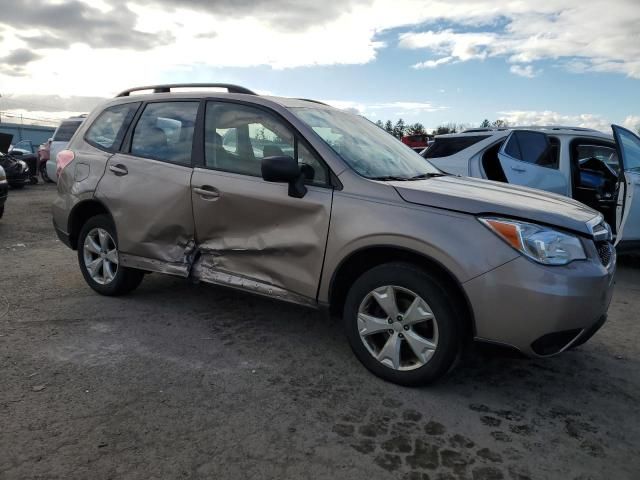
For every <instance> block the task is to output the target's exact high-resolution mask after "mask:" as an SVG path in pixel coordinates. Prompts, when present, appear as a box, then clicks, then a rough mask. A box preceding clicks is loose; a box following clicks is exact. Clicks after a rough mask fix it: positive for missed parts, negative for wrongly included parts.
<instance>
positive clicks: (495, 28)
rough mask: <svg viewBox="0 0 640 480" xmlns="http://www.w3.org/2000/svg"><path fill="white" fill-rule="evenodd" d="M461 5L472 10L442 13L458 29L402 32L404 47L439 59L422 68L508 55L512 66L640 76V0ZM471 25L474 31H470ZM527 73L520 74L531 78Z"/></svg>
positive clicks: (468, 0)
mask: <svg viewBox="0 0 640 480" xmlns="http://www.w3.org/2000/svg"><path fill="white" fill-rule="evenodd" d="M439 3H440V2H436V4H439ZM456 6H457V7H468V8H467V10H466V11H464V12H463V11H460V10H458V9H452V10H451V11H450V12H444V13H443V14H442V19H444V20H448V21H449V22H452V23H454V24H455V25H456V28H455V29H454V28H447V29H444V30H437V29H433V28H430V29H429V30H427V31H422V32H417V31H414V32H409V33H404V34H400V37H399V45H400V46H401V47H405V48H410V49H420V50H425V51H426V52H428V53H429V54H430V55H432V56H434V57H435V58H431V59H428V60H425V61H423V62H420V63H419V64H417V65H416V67H417V68H420V67H421V68H434V67H436V66H438V65H442V64H446V63H455V62H465V61H470V60H483V59H485V58H487V57H503V58H505V59H506V60H507V61H509V62H512V63H526V64H530V63H532V62H536V61H540V60H550V61H553V62H558V63H560V64H563V65H565V66H566V67H567V68H568V69H570V70H571V71H573V72H584V71H595V72H609V73H619V74H624V75H627V76H629V77H633V78H640V42H638V41H637V38H638V37H637V32H638V24H639V22H640V2H638V1H637V0H609V1H607V2H600V1H584V0H562V1H561V0H543V1H538V2H511V1H507V0H502V1H500V0H498V1H494V2H488V1H484V0H478V1H472V0H462V1H460V2H457V3H456ZM470 24H473V27H474V28H473V31H472V32H469V31H465V30H469V25H470ZM483 29H484V30H485V31H482V30H483ZM595 32H597V33H595ZM450 57H452V58H450ZM445 59H447V60H445ZM438 62H440V63H438ZM533 68H534V67H531V73H533V72H534V71H535V70H533ZM526 69H527V67H523V69H520V68H516V71H517V72H523V73H527V74H528V73H529V72H527V70H526ZM514 73H515V72H514ZM516 74H519V73H516Z"/></svg>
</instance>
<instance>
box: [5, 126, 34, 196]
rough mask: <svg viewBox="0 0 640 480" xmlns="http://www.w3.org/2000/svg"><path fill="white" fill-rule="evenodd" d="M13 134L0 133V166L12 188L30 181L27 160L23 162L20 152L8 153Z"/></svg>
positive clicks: (22, 185) (19, 186)
mask: <svg viewBox="0 0 640 480" xmlns="http://www.w3.org/2000/svg"><path fill="white" fill-rule="evenodd" d="M12 139H13V135H9V134H6V133H0V167H2V168H3V170H4V172H5V174H6V177H7V183H8V184H9V185H10V186H11V187H12V188H22V187H24V186H25V185H27V184H29V183H31V172H30V170H29V166H28V165H27V162H25V161H24V160H23V159H22V158H21V157H22V156H23V155H22V152H20V154H10V153H9V149H10V147H11V140H12Z"/></svg>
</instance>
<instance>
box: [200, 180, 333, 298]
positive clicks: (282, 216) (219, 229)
mask: <svg viewBox="0 0 640 480" xmlns="http://www.w3.org/2000/svg"><path fill="white" fill-rule="evenodd" d="M193 184H194V185H210V186H212V187H213V188H214V189H215V190H217V193H216V195H217V196H215V197H212V198H208V197H206V196H204V195H201V194H199V193H197V192H195V191H193V192H192V204H193V217H194V219H195V228H196V235H195V238H196V245H197V248H198V252H199V255H200V259H199V260H198V262H202V263H203V265H202V266H201V268H200V269H198V272H203V271H210V272H215V273H216V274H217V273H221V272H224V273H229V274H237V275H240V276H242V277H245V278H247V279H249V280H252V281H255V282H257V283H258V284H260V285H272V286H274V287H278V288H282V289H284V290H286V291H290V292H292V293H295V294H298V295H302V296H304V297H307V298H309V299H315V298H316V294H317V290H318V279H319V278H320V271H321V269H322V261H323V257H324V248H325V245H326V243H327V234H328V230H329V219H330V216H331V200H332V195H333V191H332V190H331V189H328V188H322V187H309V188H308V192H307V194H306V195H305V196H304V197H303V198H292V197H290V196H288V195H287V186H286V185H282V184H276V183H269V182H265V181H263V180H262V179H261V178H258V177H251V176H246V175H237V174H234V173H227V172H217V171H213V170H205V169H199V168H196V169H195V170H194V173H193ZM204 265H206V266H207V268H204ZM200 275H202V273H200ZM206 278H207V277H206V276H204V277H203V279H205V280H206Z"/></svg>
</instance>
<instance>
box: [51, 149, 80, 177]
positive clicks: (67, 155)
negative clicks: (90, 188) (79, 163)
mask: <svg viewBox="0 0 640 480" xmlns="http://www.w3.org/2000/svg"><path fill="white" fill-rule="evenodd" d="M74 158H75V155H74V153H73V152H72V151H71V150H62V151H60V152H58V155H56V175H57V176H58V177H59V176H60V174H61V173H62V170H64V168H65V167H66V166H67V165H69V164H70V163H71V162H72V161H73V159H74Z"/></svg>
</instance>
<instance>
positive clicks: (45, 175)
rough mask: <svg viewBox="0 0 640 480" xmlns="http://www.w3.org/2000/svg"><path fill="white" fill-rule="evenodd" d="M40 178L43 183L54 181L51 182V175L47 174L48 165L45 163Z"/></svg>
mask: <svg viewBox="0 0 640 480" xmlns="http://www.w3.org/2000/svg"><path fill="white" fill-rule="evenodd" d="M40 177H41V178H42V181H43V182H44V183H53V180H51V179H50V178H49V175H48V174H47V164H46V163H43V164H42V165H40Z"/></svg>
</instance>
